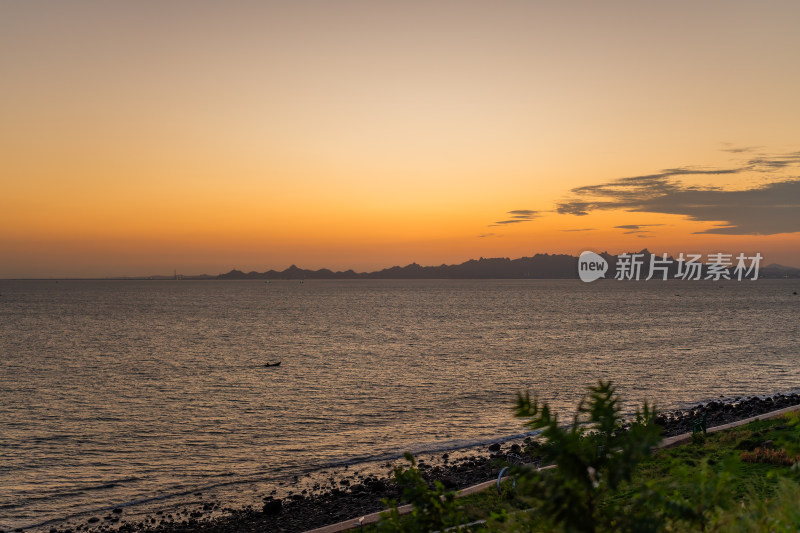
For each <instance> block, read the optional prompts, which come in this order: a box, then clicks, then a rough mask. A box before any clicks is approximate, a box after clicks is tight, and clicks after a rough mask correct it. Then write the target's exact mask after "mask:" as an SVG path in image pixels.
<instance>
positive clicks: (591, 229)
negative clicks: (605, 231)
mask: <svg viewBox="0 0 800 533" xmlns="http://www.w3.org/2000/svg"><path fill="white" fill-rule="evenodd" d="M596 230H597V228H575V229H562V230H561V231H596Z"/></svg>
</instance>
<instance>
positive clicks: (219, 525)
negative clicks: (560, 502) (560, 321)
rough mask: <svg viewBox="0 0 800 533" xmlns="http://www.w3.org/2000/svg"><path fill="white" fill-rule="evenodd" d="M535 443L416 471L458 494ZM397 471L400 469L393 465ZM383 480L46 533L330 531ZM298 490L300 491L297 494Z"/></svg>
mask: <svg viewBox="0 0 800 533" xmlns="http://www.w3.org/2000/svg"><path fill="white" fill-rule="evenodd" d="M797 404H800V395H798V394H776V395H774V396H771V397H763V398H762V397H745V398H741V397H740V398H735V399H728V400H719V401H711V402H707V403H704V404H697V405H694V406H691V407H688V408H686V409H681V410H676V411H672V412H668V413H664V414H662V415H659V417H658V418H657V422H658V423H659V424H660V425H661V426H663V427H664V436H665V437H669V436H674V435H679V434H681V433H686V432H690V431H692V427H693V420H697V419H700V418H701V417H702V416H703V414H705V416H706V422H707V425H708V427H714V426H719V425H722V424H727V423H730V422H735V421H737V420H742V419H744V418H749V417H752V416H757V415H760V414H763V413H768V412H770V411H775V410H777V409H782V408H784V407H789V406H792V405H797ZM536 447H537V446H536V443H535V441H533V440H532V439H530V438H526V439H524V440H520V441H507V442H505V443H503V444H500V443H494V444H491V445H489V446H488V447H483V448H482V449H478V450H462V451H459V452H450V453H444V454H437V455H430V454H423V455H421V456H420V457H418V462H419V468H420V469H421V470H422V471H423V475H424V476H425V477H426V478H427V479H428V480H430V481H432V480H439V481H441V482H442V483H443V484H444V485H445V486H446V487H447V488H451V489H460V488H464V487H468V486H471V485H475V484H477V483H481V482H484V481H487V480H490V479H494V478H495V477H497V474H498V472H499V470H500V468H502V464H503V461H504V460H505V458H506V455H507V454H509V453H514V454H518V455H520V456H522V457H526V458H527V459H529V460H532V461H534V462H535V461H536V460H537V456H536ZM397 464H400V462H397ZM384 467H385V474H384V475H378V474H376V473H369V472H358V471H356V470H354V471H352V472H351V473H345V474H346V475H344V474H343V475H340V476H339V477H338V478H336V477H330V478H329V479H327V480H326V481H325V482H319V483H315V484H314V485H313V486H311V487H309V488H307V489H303V490H302V491H299V492H295V493H292V492H290V493H289V495H288V496H287V497H285V498H276V497H275V496H273V495H265V496H264V497H263V500H262V501H263V504H259V505H258V506H256V505H253V506H248V507H245V508H239V509H234V508H227V507H225V506H224V505H223V504H222V503H221V502H218V501H213V500H211V501H202V500H201V501H198V502H197V504H196V505H195V506H193V507H185V508H183V509H180V510H171V511H158V512H157V513H155V514H153V515H151V516H148V517H146V518H144V519H140V518H137V519H136V521H130V520H126V517H125V514H126V513H125V510H124V509H113V510H111V511H109V512H107V513H99V514H96V515H95V516H92V517H90V518H88V519H86V520H85V521H84V522H82V523H80V524H75V525H71V526H69V525H67V526H63V527H61V528H53V529H50V531H51V533H73V532H77V531H81V532H92V533H99V532H111V531H114V532H120V533H133V532H148V533H178V532H180V533H188V532H190V531H192V532H193V531H200V532H207V533H228V532H250V531H252V532H256V531H259V532H264V531H270V532H271V531H276V532H301V531H306V530H309V529H313V528H317V527H322V526H324V525H327V524H332V523H335V522H340V521H343V520H348V519H351V518H357V517H359V516H363V515H366V514H369V513H373V512H376V511H380V510H382V509H383V508H384V506H383V503H382V501H383V499H384V498H388V499H394V498H397V497H398V496H399V493H400V491H399V488H398V487H397V485H396V484H395V483H394V482H393V481H391V479H390V473H391V467H392V464H389V463H387V464H385V465H384ZM298 490H299V489H298Z"/></svg>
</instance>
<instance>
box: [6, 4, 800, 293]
mask: <svg viewBox="0 0 800 533" xmlns="http://www.w3.org/2000/svg"><path fill="white" fill-rule="evenodd" d="M556 4H557V5H556ZM798 21H800V3H798V2H740V1H729V0H728V1H724V2H695V1H691V2H659V3H655V2H649V3H644V2H588V1H587V2H558V3H555V2H533V1H527V2H515V1H506V2H502V1H500V2H470V1H452V2H410V1H404V2H375V1H363V2H350V1H332V0H326V1H318V2H311V1H306V2H303V1H293V2H290V1H284V2H255V1H253V2H245V1H233V2H221V1H220V2H208V1H198V0H193V1H185V2H180V1H168V2H163V1H136V2H133V1H130V2H106V1H92V2H86V1H70V2H64V1H60V0H59V1H51V2H44V1H36V0H26V1H5V2H2V3H0V72H2V81H0V91H2V98H1V99H0V117H2V120H1V121H0V151H2V154H0V179H1V180H2V182H1V183H2V195H0V250H1V251H0V277H61V276H66V277H73V276H77V277H84V276H85V277H91V276H122V275H150V274H158V273H161V274H165V273H171V272H172V270H173V269H177V270H178V271H179V272H183V273H186V274H197V273H209V274H217V273H219V272H225V271H228V270H230V269H231V268H234V267H235V268H238V269H241V270H245V271H249V270H259V271H263V270H268V269H270V268H276V269H283V268H286V267H287V266H289V265H290V264H292V263H295V264H297V265H299V266H301V267H305V268H320V267H329V268H334V269H346V268H354V269H356V270H372V269H377V268H382V267H386V266H391V265H395V264H400V265H404V264H407V263H410V262H412V261H416V262H418V263H421V264H441V263H453V262H461V261H464V260H466V259H469V258H477V257H480V256H483V257H498V256H503V257H520V256H525V255H533V254H534V253H536V252H558V253H572V254H575V255H577V254H578V253H580V252H581V251H582V250H584V249H591V250H595V251H602V250H608V251H609V252H611V253H620V252H623V251H632V250H640V249H642V248H644V247H647V248H649V249H650V250H653V251H658V252H662V251H663V252H670V253H675V254H677V253H679V252H682V251H683V252H701V253H713V252H719V251H728V252H732V253H738V252H756V251H758V252H760V253H761V254H762V255H764V256H765V257H766V262H767V263H775V262H777V263H782V264H789V265H794V266H800V181H798V176H800V170H799V169H800V98H798V95H800V68H798V65H800V32H798V31H797V27H798Z"/></svg>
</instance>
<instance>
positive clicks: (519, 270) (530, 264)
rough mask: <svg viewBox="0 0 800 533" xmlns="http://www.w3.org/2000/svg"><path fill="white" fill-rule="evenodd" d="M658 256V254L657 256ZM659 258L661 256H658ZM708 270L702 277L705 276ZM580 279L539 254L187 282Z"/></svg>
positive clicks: (571, 265) (786, 274) (791, 271)
mask: <svg viewBox="0 0 800 533" xmlns="http://www.w3.org/2000/svg"><path fill="white" fill-rule="evenodd" d="M636 253H641V254H645V255H644V259H645V261H644V263H645V264H644V265H643V268H642V275H641V278H640V279H644V278H646V277H647V274H648V273H649V268H650V267H649V260H650V252H649V251H648V250H646V249H645V250H642V251H641V252H636ZM600 255H601V256H602V257H603V258H604V259H605V260H606V261H607V262H608V265H609V266H608V271H607V273H606V278H613V277H614V274H615V272H616V263H617V256H616V255H611V254H609V253H607V252H603V253H601V254H600ZM657 255H658V254H657ZM659 257H660V256H659ZM676 272H677V263H673V264H672V265H671V266H670V268H669V275H670V277H674V276H675V273H676ZM705 272H706V270H705V267H704V269H703V276H705ZM577 277H578V258H577V257H576V256H572V255H563V254H536V255H534V256H533V257H520V258H519V259H509V258H505V257H498V258H491V259H484V258H483V257H481V258H480V259H470V260H469V261H465V262H464V263H461V264H458V265H440V266H421V265H418V264H417V263H411V264H410V265H406V266H403V267H401V266H393V267H391V268H384V269H383V270H378V271H375V272H355V271H353V270H345V271H340V272H334V271H332V270H330V269H327V268H322V269H319V270H306V269H303V268H298V267H297V266H295V265H292V266H290V267H289V268H287V269H286V270H282V271H277V270H269V271H267V272H255V271H253V272H242V271H241V270H231V271H230V272H228V273H226V274H220V275H219V276H216V277H213V276H207V275H204V276H191V277H190V276H187V277H185V278H184V279H264V280H281V279H283V280H304V279H308V280H312V279H576V278H577ZM759 278H800V269H798V268H794V267H787V266H782V265H777V264H772V265H769V266H761V268H760V269H759Z"/></svg>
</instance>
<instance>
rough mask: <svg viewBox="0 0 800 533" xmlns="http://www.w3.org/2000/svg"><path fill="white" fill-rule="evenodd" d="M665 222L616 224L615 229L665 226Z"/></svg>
mask: <svg viewBox="0 0 800 533" xmlns="http://www.w3.org/2000/svg"><path fill="white" fill-rule="evenodd" d="M663 225H664V224H625V225H623V226H614V228H615V229H641V228H650V227H654V226H663Z"/></svg>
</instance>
